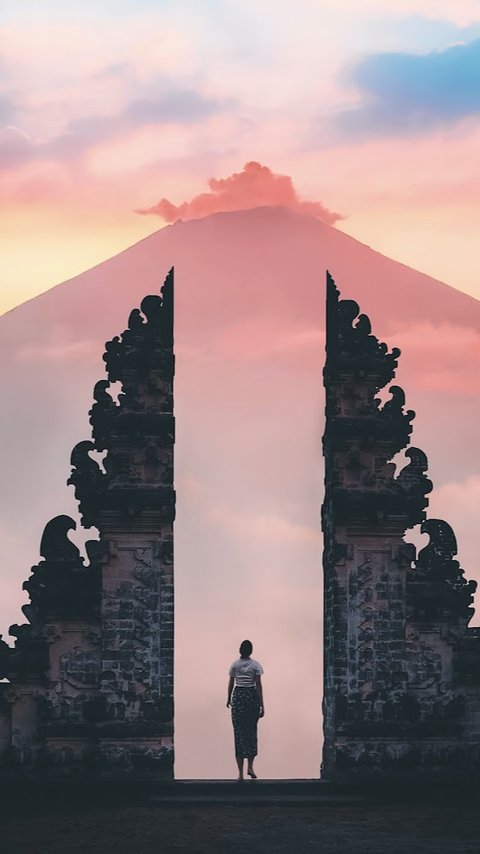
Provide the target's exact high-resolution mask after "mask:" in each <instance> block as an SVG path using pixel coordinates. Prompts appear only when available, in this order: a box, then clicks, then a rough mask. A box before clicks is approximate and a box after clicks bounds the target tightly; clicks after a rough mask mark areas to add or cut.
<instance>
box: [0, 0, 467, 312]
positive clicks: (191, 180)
mask: <svg viewBox="0 0 480 854" xmlns="http://www.w3.org/2000/svg"><path fill="white" fill-rule="evenodd" d="M479 78H480V2H479V0H436V1H435V2H433V0H421V1H420V0H402V1H401V2H400V0H325V2H322V3H319V2H318V0H295V2H293V0H289V1H288V2H285V0H242V1H241V2H240V0H202V2H198V0H175V2H173V0H163V2H162V0H151V1H150V0H115V2H113V0H111V2H110V0H103V1H102V0H101V2H92V0H84V2H83V3H81V4H80V3H77V2H71V0H61V2H60V0H43V2H42V3H38V2H34V0H22V2H20V3H19V2H18V0H3V2H2V4H1V10H0V79H1V90H0V240H1V247H0V251H1V254H2V259H3V270H4V275H3V283H2V293H1V296H0V312H1V311H5V310H8V309H9V308H11V307H13V306H15V305H18V304H19V303H21V302H23V301H24V300H26V299H29V298H30V297H32V296H33V295H35V294H36V293H39V292H41V291H43V290H46V289H47V288H49V287H51V286H53V285H55V284H56V283H58V282H60V281H63V280H65V279H67V278H69V277H71V276H74V275H76V274H77V273H79V272H81V271H83V270H85V269H88V268H89V267H91V266H93V265H94V264H96V263H98V262H100V261H102V260H104V259H105V258H107V257H109V256H112V255H114V254H115V253H116V252H118V251H120V250H121V249H124V248H125V247H127V246H129V245H131V244H132V243H134V242H135V241H137V240H139V239H141V238H142V237H144V236H146V235H147V234H149V233H151V232H153V231H154V230H156V229H158V228H161V227H163V226H165V225H166V224H167V223H168V222H171V221H173V220H174V218H175V217H177V216H180V217H181V218H188V217H190V216H202V215H204V214H205V212H211V211H212V210H215V209H225V206H227V208H228V205H230V206H233V207H235V206H238V207H245V206H249V205H254V204H258V199H259V197H260V198H261V200H262V203H270V201H271V202H272V203H278V200H279V198H280V200H281V202H282V203H285V204H287V205H293V206H298V204H299V200H300V202H301V203H302V204H303V203H307V202H311V203H313V206H312V207H311V208H310V212H311V213H313V215H319V216H320V217H321V216H322V215H324V212H326V216H327V217H330V219H329V220H328V221H330V222H336V224H337V227H338V228H340V229H342V230H344V231H346V232H348V233H349V234H351V235H352V236H354V237H356V238H358V239H360V240H362V241H364V242H365V243H367V244H369V245H371V246H372V247H374V248H375V249H377V250H379V251H381V252H383V253H385V254H386V255H389V256H391V257H393V258H395V259H397V260H400V261H402V262H403V263H405V264H408V265H410V266H413V267H415V268H416V269H419V270H422V271H424V272H427V273H429V274H431V275H433V276H435V277H437V278H439V279H441V280H443V281H447V282H448V283H449V284H451V285H454V286H455V287H457V288H459V289H461V290H464V291H465V292H467V293H470V294H473V295H476V296H480V284H479V283H480V254H479V253H478V252H477V242H478V238H477V208H478V200H479V179H478V168H477V163H478V149H479V145H480V121H479V115H480V85H479V84H480V80H479ZM251 163H254V164H255V163H256V164H261V165H262V166H263V167H264V168H265V169H267V170H270V171H271V173H272V174H273V175H274V176H285V180H286V181H288V180H289V179H290V181H291V187H290V191H289V192H290V195H289V192H287V193H286V195H285V192H283V191H285V186H284V188H283V191H282V192H283V195H282V192H280V195H279V192H278V189H279V188H278V186H275V187H273V185H272V187H271V190H272V192H271V194H270V188H269V186H267V187H263V190H262V191H261V192H260V193H259V192H258V183H259V182H258V180H257V179H258V178H259V175H260V177H261V174H262V173H259V170H258V169H257V173H252V170H250V175H248V174H247V180H245V181H244V182H243V184H241V186H240V185H239V184H238V182H237V187H235V186H234V187H233V188H232V186H231V183H229V184H228V186H227V187H226V188H225V187H224V186H223V185H222V182H224V181H225V180H227V182H228V179H231V176H235V175H236V176H238V175H240V176H241V175H243V173H244V172H247V173H248V170H245V165H246V164H251ZM249 177H250V179H251V180H250V181H249V180H248V178H249ZM212 181H213V185H212ZM271 183H272V182H271ZM205 194H207V195H209V196H213V198H209V199H207V202H206V206H205V199H204V196H205ZM225 194H227V195H229V197H230V198H229V199H227V200H225ZM198 197H200V202H198V201H197V202H196V204H195V205H193V206H192V205H191V204H189V203H191V202H192V200H198ZM202 197H203V198H202ZM292 200H293V201H292ZM185 203H186V204H185ZM26 243H28V251H25V245H26Z"/></svg>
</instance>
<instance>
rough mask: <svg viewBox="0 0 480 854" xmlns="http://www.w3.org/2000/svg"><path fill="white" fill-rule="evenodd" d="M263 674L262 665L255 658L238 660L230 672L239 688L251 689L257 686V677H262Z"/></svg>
mask: <svg viewBox="0 0 480 854" xmlns="http://www.w3.org/2000/svg"><path fill="white" fill-rule="evenodd" d="M262 673H263V667H262V665H261V664H259V662H258V661H255V659H254V658H237V660H236V661H234V662H233V664H232V666H231V667H230V670H229V671H228V675H229V676H233V677H234V679H235V684H236V685H238V687H239V688H251V687H252V685H255V676H261V675H262Z"/></svg>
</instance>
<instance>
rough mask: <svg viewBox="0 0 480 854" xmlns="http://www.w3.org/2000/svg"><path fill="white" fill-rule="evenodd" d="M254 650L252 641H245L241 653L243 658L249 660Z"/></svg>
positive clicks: (242, 643) (241, 646) (241, 645)
mask: <svg viewBox="0 0 480 854" xmlns="http://www.w3.org/2000/svg"><path fill="white" fill-rule="evenodd" d="M252 650H253V644H252V642H251V641H249V640H244V641H242V642H241V644H240V649H239V652H240V655H241V656H242V658H248V656H249V655H251V654H252Z"/></svg>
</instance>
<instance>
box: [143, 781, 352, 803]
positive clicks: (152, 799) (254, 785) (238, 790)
mask: <svg viewBox="0 0 480 854" xmlns="http://www.w3.org/2000/svg"><path fill="white" fill-rule="evenodd" d="M360 801H361V797H360V796H359V794H358V792H355V793H349V792H346V791H345V790H344V789H341V790H340V789H338V788H337V787H335V786H334V785H333V784H331V783H328V782H325V781H321V780H263V779H262V780H260V779H259V780H250V779H248V780H245V781H244V782H238V781H236V780H175V781H174V782H172V783H159V784H157V785H156V786H155V787H154V788H153V790H152V791H151V792H150V795H149V803H151V804H158V805H161V804H171V805H174V804H176V805H183V804H189V803H191V804H194V803H195V804H209V803H215V804H230V803H235V804H272V805H274V804H289V803H291V804H302V803H304V804H307V803H318V804H321V803H325V804H329V805H331V804H334V803H335V804H337V803H338V804H340V803H343V804H347V803H354V802H360Z"/></svg>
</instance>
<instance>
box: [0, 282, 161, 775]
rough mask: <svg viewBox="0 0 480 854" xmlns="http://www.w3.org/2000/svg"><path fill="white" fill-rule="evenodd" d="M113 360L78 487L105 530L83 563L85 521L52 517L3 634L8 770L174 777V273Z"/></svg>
mask: <svg viewBox="0 0 480 854" xmlns="http://www.w3.org/2000/svg"><path fill="white" fill-rule="evenodd" d="M104 360H105V362H106V369H107V377H108V379H107V380H101V381H100V382H98V383H97V384H96V386H95V390H94V399H95V403H94V405H93V407H92V410H91V413H90V415H91V418H90V422H91V424H92V428H93V429H92V432H93V441H84V442H80V444H78V445H77V446H76V447H75V448H74V450H73V452H72V458H71V462H72V466H73V469H72V474H71V476H70V478H69V481H68V482H69V483H70V484H73V485H74V487H75V496H76V498H77V500H78V502H79V508H80V513H81V517H82V522H83V524H84V526H85V527H87V528H90V527H93V526H94V527H96V528H97V529H98V531H99V534H100V538H99V540H92V541H90V542H88V543H87V545H86V550H87V556H88V563H87V565H86V564H85V562H84V560H83V558H82V557H81V556H80V553H79V550H78V549H77V547H76V546H75V545H74V544H73V543H72V541H71V540H70V539H69V537H68V532H69V531H70V530H72V529H74V528H75V527H76V525H75V522H74V521H73V520H72V519H70V518H69V517H68V516H57V517H56V518H55V519H52V520H51V521H50V522H49V523H48V524H47V526H46V528H45V531H44V534H43V538H42V542H41V546H40V553H41V556H42V558H43V560H41V561H40V563H39V564H38V565H37V566H35V567H33V570H32V575H31V576H30V578H29V580H28V581H26V582H25V584H24V589H26V590H27V591H28V593H29V596H30V604H29V605H27V606H25V607H24V608H23V611H24V613H25V616H26V617H27V620H28V623H27V624H25V625H22V626H12V627H11V629H10V634H11V635H12V636H14V637H15V638H16V642H15V646H14V647H13V648H12V647H10V646H8V645H7V644H5V642H4V641H2V640H1V638H0V678H1V677H6V678H7V679H8V680H9V681H8V682H6V683H3V684H1V685H0V769H1V771H2V772H3V775H4V776H5V775H7V776H22V775H25V774H27V775H29V776H39V775H47V776H59V775H61V776H62V775H65V776H70V777H72V776H74V777H85V776H100V777H107V778H113V779H119V778H122V777H129V778H141V779H143V778H151V777H153V778H155V779H170V778H171V777H172V776H173V521H174V516H175V493H174V489H173V446H174V416H173V376H174V356H173V270H172V271H171V272H170V274H169V276H168V277H167V279H166V281H165V284H164V286H163V289H162V297H159V296H147V297H145V299H144V300H143V302H142V304H141V312H140V311H139V310H138V309H135V310H134V311H133V312H132V313H131V315H130V318H129V322H128V329H126V330H125V332H123V334H122V335H121V336H120V337H115V338H114V339H113V340H112V341H110V342H108V343H107V344H106V353H105V355H104ZM117 382H118V383H119V384H121V392H120V394H119V395H118V402H116V401H115V399H114V397H112V396H111V394H110V393H109V392H110V391H112V384H114V383H117ZM92 452H100V453H101V454H103V455H104V456H103V459H102V462H101V464H100V465H99V463H98V462H97V460H96V459H94V458H93V457H92V456H91V455H90V454H91V453H92ZM97 456H98V454H97Z"/></svg>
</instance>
